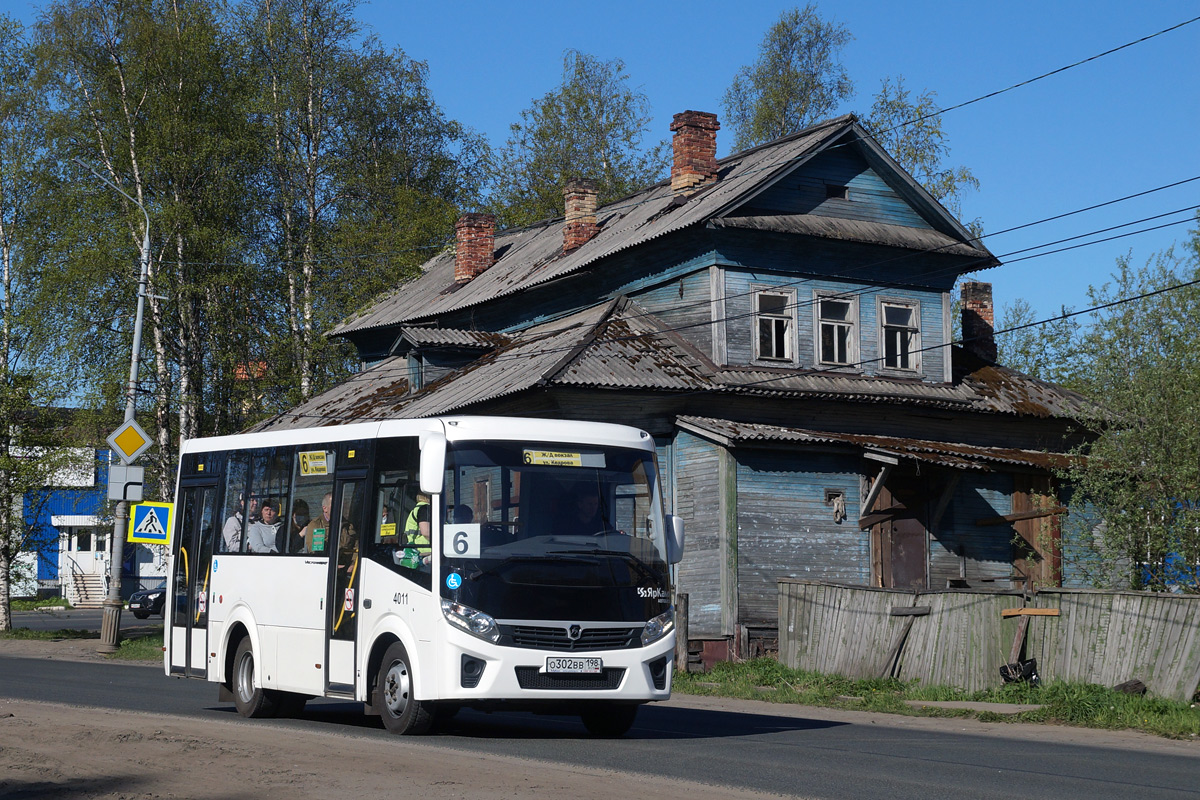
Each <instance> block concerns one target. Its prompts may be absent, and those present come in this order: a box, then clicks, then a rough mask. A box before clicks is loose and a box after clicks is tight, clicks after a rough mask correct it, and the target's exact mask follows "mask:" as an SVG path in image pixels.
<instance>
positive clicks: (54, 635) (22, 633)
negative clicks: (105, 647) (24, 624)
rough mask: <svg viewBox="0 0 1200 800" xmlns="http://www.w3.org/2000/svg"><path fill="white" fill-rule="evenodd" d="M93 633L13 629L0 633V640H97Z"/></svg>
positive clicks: (73, 630) (96, 635)
mask: <svg viewBox="0 0 1200 800" xmlns="http://www.w3.org/2000/svg"><path fill="white" fill-rule="evenodd" d="M99 638H100V634H98V633H96V632H95V631H81V630H77V629H75V628H59V629H58V630H56V631H35V630H32V629H30V628H13V629H12V630H9V631H0V639H28V640H36V641H43V642H57V641H58V640H60V639H99Z"/></svg>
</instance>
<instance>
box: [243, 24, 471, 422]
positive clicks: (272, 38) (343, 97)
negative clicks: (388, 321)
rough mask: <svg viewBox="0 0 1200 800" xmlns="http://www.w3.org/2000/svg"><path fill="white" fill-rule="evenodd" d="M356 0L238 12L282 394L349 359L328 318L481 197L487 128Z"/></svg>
mask: <svg viewBox="0 0 1200 800" xmlns="http://www.w3.org/2000/svg"><path fill="white" fill-rule="evenodd" d="M356 6H357V3H356V2H353V0H251V1H250V2H247V3H245V4H243V5H242V6H241V7H240V9H239V12H238V15H239V17H240V18H241V19H242V20H244V22H243V24H242V26H241V28H240V36H241V38H242V40H243V41H245V42H246V43H247V47H248V51H249V54H250V56H249V57H250V63H251V69H252V76H253V80H254V82H255V84H256V94H257V98H258V99H257V101H256V105H255V119H256V121H257V122H258V123H259V124H260V126H261V130H262V132H263V151H264V152H265V153H267V154H268V161H269V167H268V168H267V170H266V171H265V174H264V180H263V185H264V187H265V192H266V198H265V206H264V207H265V208H266V210H267V213H266V215H265V218H264V219H263V227H262V233H263V239H264V241H263V245H264V249H263V251H262V252H263V255H264V262H265V263H266V264H269V265H272V266H273V267H275V270H276V271H275V280H277V281H278V284H277V285H278V292H279V295H278V296H279V297H280V298H281V301H282V303H283V305H284V309H283V311H284V319H285V320H286V325H287V329H288V340H287V347H286V348H285V349H280V348H276V349H275V350H274V351H272V352H269V353H266V354H264V357H263V362H264V363H268V362H269V364H270V371H271V373H272V374H273V375H274V377H276V378H281V379H282V380H280V381H279V383H282V384H284V385H286V386H288V387H294V390H293V391H291V392H289V393H287V394H286V395H285V396H283V397H281V398H279V400H278V402H281V403H284V404H285V405H286V404H287V403H289V402H298V401H302V400H306V399H308V398H309V397H310V396H312V395H313V394H314V393H315V392H317V391H320V390H322V389H324V388H326V387H327V386H329V385H331V384H332V383H334V382H336V381H337V380H338V379H340V378H342V377H344V376H345V375H346V373H347V371H348V370H349V369H350V368H351V367H352V366H353V363H352V361H351V360H350V359H349V358H348V354H347V353H343V352H341V351H339V350H338V349H337V348H336V347H335V346H334V345H333V344H331V343H330V342H329V341H328V340H326V339H325V338H324V336H323V335H322V332H323V330H325V329H326V328H327V327H329V326H330V325H331V324H332V323H333V322H335V321H337V320H339V319H341V318H342V317H344V316H345V315H346V314H348V313H349V312H351V311H353V310H354V309H355V308H357V307H358V306H359V305H361V304H362V303H364V302H366V301H367V300H368V299H370V298H371V297H372V296H373V295H374V294H376V293H378V292H379V291H382V290H383V289H385V288H394V287H395V286H396V285H397V284H399V283H401V282H403V280H404V279H405V278H406V277H407V276H411V274H412V273H413V271H414V270H415V269H416V267H417V265H419V264H420V263H422V262H423V261H425V260H426V259H427V258H428V257H429V256H430V255H432V253H433V252H435V248H436V247H440V246H441V245H442V244H443V242H444V240H445V238H446V237H447V235H448V234H449V233H450V231H451V230H452V227H451V225H452V223H453V219H454V216H455V215H456V208H457V207H460V206H462V205H469V204H472V203H475V202H478V197H479V193H480V185H481V181H480V178H479V176H480V174H481V173H482V169H483V165H484V164H485V163H486V158H487V150H486V147H485V146H484V144H483V140H482V139H481V138H480V137H478V136H477V135H475V134H474V133H473V132H471V131H469V130H466V129H464V128H463V127H462V126H460V125H458V124H457V123H454V122H452V121H450V120H447V119H446V118H445V117H444V116H443V114H442V112H441V110H440V109H439V108H438V107H437V105H436V104H435V103H434V102H433V99H432V97H431V96H430V94H429V92H428V90H427V88H426V85H425V79H426V74H427V71H426V67H425V65H424V64H422V63H420V62H414V61H412V60H411V59H409V58H408V57H407V56H405V54H404V53H403V51H400V50H396V51H394V52H386V51H384V50H383V49H382V48H381V47H380V46H379V44H378V42H377V41H376V40H375V39H373V38H372V37H369V36H365V35H364V32H363V31H362V29H361V27H360V25H359V23H358V22H357V21H356V20H355V19H354V16H353V13H354V10H355V8H356Z"/></svg>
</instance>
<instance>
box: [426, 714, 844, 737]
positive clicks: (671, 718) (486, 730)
mask: <svg viewBox="0 0 1200 800" xmlns="http://www.w3.org/2000/svg"><path fill="white" fill-rule="evenodd" d="M845 724H847V723H843V722H831V721H828V720H818V719H805V718H803V717H794V716H775V715H773V714H761V713H740V712H734V711H712V710H708V709H694V708H665V707H656V706H646V707H644V708H642V709H641V711H639V712H638V717H637V721H636V722H634V724H633V728H632V729H631V730H630V731H629V732H628V733H626V734H625V735H624V736H623V737H621V738H622V739H642V740H649V739H714V738H718V739H725V738H731V737H739V736H763V735H767V734H772V733H783V732H791V731H805V730H821V729H825V728H833V727H838V726H841V725H845ZM435 734H440V735H444V736H462V737H470V738H479V739H492V738H506V739H595V738H596V737H595V736H593V735H592V734H590V733H588V731H587V729H586V728H584V727H583V723H582V722H580V721H579V718H578V717H575V716H558V715H542V714H533V713H522V712H516V711H496V712H493V713H490V714H488V713H484V712H478V711H472V710H464V711H463V712H461V713H460V714H459V715H458V716H456V717H455V718H454V719H452V720H449V721H447V722H444V723H442V724H441V725H440V726H439V727H438V728H437V730H436V731H435Z"/></svg>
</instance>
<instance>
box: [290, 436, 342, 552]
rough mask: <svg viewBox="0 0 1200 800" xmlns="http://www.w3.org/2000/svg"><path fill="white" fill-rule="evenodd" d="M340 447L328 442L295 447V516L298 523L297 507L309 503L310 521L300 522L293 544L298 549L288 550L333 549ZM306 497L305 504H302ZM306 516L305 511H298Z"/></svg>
mask: <svg viewBox="0 0 1200 800" xmlns="http://www.w3.org/2000/svg"><path fill="white" fill-rule="evenodd" d="M336 460H337V450H336V448H335V447H332V446H329V445H315V446H304V447H300V448H298V449H297V450H296V454H295V457H294V458H293V460H292V519H290V520H289V525H294V524H295V517H296V516H297V509H298V508H299V509H304V508H305V507H307V517H308V519H307V521H306V522H305V523H304V525H303V526H297V527H298V532H297V534H296V540H297V541H294V545H295V546H297V547H298V548H299V549H298V550H291V551H289V552H301V553H312V554H314V555H324V554H326V553H328V552H329V549H330V542H329V539H330V536H331V525H330V520H331V519H332V518H333V473H334V469H335V467H336V464H335V462H336ZM301 501H303V503H304V505H303V506H300V502H301ZM299 514H300V516H301V517H303V516H304V515H305V512H303V511H301V512H299Z"/></svg>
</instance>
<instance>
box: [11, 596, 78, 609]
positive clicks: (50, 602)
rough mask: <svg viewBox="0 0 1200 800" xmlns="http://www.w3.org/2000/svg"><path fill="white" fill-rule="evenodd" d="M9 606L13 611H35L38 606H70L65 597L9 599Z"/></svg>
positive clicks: (65, 607)
mask: <svg viewBox="0 0 1200 800" xmlns="http://www.w3.org/2000/svg"><path fill="white" fill-rule="evenodd" d="M9 604H10V605H9V607H10V608H11V609H12V610H13V611H37V610H38V609H39V608H63V609H67V608H71V604H70V603H68V602H67V599H66V598H65V597H47V598H45V599H43V600H11V601H9Z"/></svg>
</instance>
